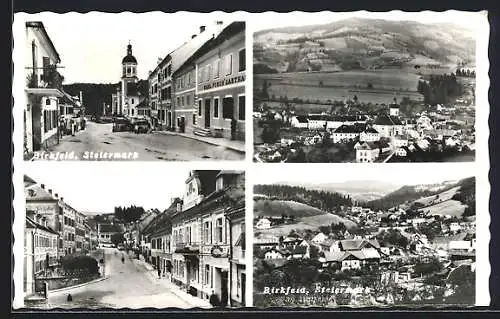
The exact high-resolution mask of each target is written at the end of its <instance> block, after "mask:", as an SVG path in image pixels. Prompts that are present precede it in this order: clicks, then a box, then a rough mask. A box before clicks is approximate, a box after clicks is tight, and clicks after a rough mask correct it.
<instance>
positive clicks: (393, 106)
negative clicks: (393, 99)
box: [389, 104, 399, 109]
mask: <svg viewBox="0 0 500 319" xmlns="http://www.w3.org/2000/svg"><path fill="white" fill-rule="evenodd" d="M389 108H391V109H399V104H391V105H389Z"/></svg>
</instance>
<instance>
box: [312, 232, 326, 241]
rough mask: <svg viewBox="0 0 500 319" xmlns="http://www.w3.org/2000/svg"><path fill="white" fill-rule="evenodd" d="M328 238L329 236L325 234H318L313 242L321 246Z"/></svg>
mask: <svg viewBox="0 0 500 319" xmlns="http://www.w3.org/2000/svg"><path fill="white" fill-rule="evenodd" d="M327 238H328V236H327V235H325V234H324V233H318V234H316V236H314V237H313V239H312V240H311V241H312V242H313V243H315V244H321V243H322V242H324V241H325V240H326V239H327Z"/></svg>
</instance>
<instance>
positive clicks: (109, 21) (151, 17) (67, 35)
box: [14, 12, 233, 84]
mask: <svg viewBox="0 0 500 319" xmlns="http://www.w3.org/2000/svg"><path fill="white" fill-rule="evenodd" d="M16 18H18V19H25V21H41V22H43V24H44V26H45V29H46V30H47V33H48V35H49V37H50V38H51V40H52V42H53V43H54V46H55V48H56V50H57V51H58V53H59V55H60V57H61V63H60V66H63V67H64V68H62V69H61V71H60V72H61V74H62V75H63V76H64V78H65V81H64V84H71V83H75V82H85V83H117V82H119V81H120V76H121V61H122V59H123V57H124V56H125V55H126V50H127V45H128V42H129V41H130V43H131V44H132V50H133V55H134V56H135V57H136V59H137V62H138V75H139V78H142V79H145V78H147V76H148V72H149V71H152V70H153V69H154V68H155V67H156V65H157V61H158V58H159V57H161V58H164V57H165V56H166V55H167V54H168V53H170V52H172V51H173V50H175V49H176V48H178V47H179V46H180V45H182V44H183V43H185V42H186V41H188V40H189V39H191V36H192V35H193V34H198V33H199V32H200V29H199V27H200V26H202V25H205V26H206V31H205V32H209V28H210V27H211V26H213V25H215V22H216V21H217V20H221V21H224V22H225V23H229V22H232V21H233V20H230V19H229V18H227V15H226V14H225V13H211V14H196V13H195V14H190V15H187V14H186V13H184V12H179V13H175V14H169V13H163V12H151V13H145V14H135V13H119V14H116V13H99V12H90V13H86V14H81V13H76V12H71V13H66V14H57V13H51V12H42V13H39V14H31V15H28V14H24V13H22V14H16V15H15V16H14V19H16ZM225 18H227V19H225Z"/></svg>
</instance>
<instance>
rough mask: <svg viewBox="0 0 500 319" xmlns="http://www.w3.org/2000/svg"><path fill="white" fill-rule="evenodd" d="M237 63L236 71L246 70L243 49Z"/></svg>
mask: <svg viewBox="0 0 500 319" xmlns="http://www.w3.org/2000/svg"><path fill="white" fill-rule="evenodd" d="M238 62H239V68H238V71H239V72H241V71H245V68H246V61H245V49H242V50H240V52H239V56H238Z"/></svg>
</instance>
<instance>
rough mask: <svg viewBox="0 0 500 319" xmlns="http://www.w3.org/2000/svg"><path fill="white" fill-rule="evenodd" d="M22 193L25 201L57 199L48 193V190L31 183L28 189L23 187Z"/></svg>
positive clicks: (55, 200)
mask: <svg viewBox="0 0 500 319" xmlns="http://www.w3.org/2000/svg"><path fill="white" fill-rule="evenodd" d="M24 194H25V196H26V201H54V202H57V199H56V198H55V197H54V195H52V194H51V193H49V191H48V190H46V189H45V188H42V187H41V186H40V185H33V186H32V187H30V188H29V189H24Z"/></svg>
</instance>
